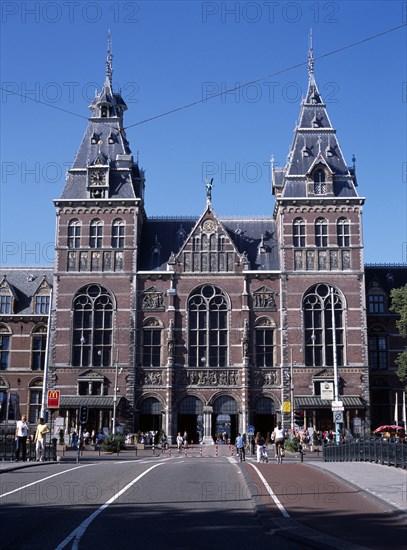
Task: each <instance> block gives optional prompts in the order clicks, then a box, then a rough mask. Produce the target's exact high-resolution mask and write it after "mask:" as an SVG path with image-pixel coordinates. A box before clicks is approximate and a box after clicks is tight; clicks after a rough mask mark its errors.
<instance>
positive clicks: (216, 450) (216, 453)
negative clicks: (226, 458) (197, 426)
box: [215, 443, 218, 456]
mask: <svg viewBox="0 0 407 550" xmlns="http://www.w3.org/2000/svg"><path fill="white" fill-rule="evenodd" d="M215 456H218V444H217V443H216V447H215Z"/></svg>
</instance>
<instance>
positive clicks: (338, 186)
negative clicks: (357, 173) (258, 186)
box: [273, 42, 358, 198]
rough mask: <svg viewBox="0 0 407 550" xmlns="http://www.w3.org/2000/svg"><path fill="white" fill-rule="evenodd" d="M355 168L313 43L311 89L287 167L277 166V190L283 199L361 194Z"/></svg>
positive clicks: (274, 170)
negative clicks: (318, 77)
mask: <svg viewBox="0 0 407 550" xmlns="http://www.w3.org/2000/svg"><path fill="white" fill-rule="evenodd" d="M355 187H356V180H355V177H354V170H353V169H352V168H348V167H347V165H346V162H345V159H344V157H343V154H342V151H341V148H340V146H339V143H338V140H337V138H336V130H335V129H334V128H333V126H332V124H331V121H330V119H329V116H328V113H327V110H326V105H325V103H324V102H323V100H322V97H321V94H320V93H319V90H318V86H317V83H316V81H315V76H314V52H313V48H312V42H311V43H310V48H309V51H308V89H307V94H306V97H305V99H304V100H303V102H302V106H301V113H300V118H299V123H298V126H297V127H296V128H295V133H294V140H293V143H292V145H291V148H290V152H289V154H288V158H287V164H286V166H285V167H284V168H273V193H274V194H275V195H276V196H278V197H281V198H293V197H298V198H301V197H313V196H315V195H318V196H320V195H326V196H330V197H332V196H335V197H357V196H358V195H357V192H356V189H355Z"/></svg>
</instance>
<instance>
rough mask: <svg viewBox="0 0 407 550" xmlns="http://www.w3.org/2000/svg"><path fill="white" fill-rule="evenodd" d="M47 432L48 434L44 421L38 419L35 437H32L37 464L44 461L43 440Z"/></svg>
mask: <svg viewBox="0 0 407 550" xmlns="http://www.w3.org/2000/svg"><path fill="white" fill-rule="evenodd" d="M48 432H49V428H48V424H45V423H44V419H43V418H42V417H40V418H39V419H38V425H37V431H36V432H35V437H34V443H35V454H36V459H37V462H43V461H44V454H45V438H46V434H47V433H48Z"/></svg>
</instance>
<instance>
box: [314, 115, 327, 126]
mask: <svg viewBox="0 0 407 550" xmlns="http://www.w3.org/2000/svg"><path fill="white" fill-rule="evenodd" d="M323 126H324V125H323V124H322V117H321V118H318V117H317V116H316V115H315V116H314V118H313V119H312V127H313V128H323Z"/></svg>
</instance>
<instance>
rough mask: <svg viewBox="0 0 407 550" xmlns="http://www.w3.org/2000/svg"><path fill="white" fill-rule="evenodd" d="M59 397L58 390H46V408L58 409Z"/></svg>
mask: <svg viewBox="0 0 407 550" xmlns="http://www.w3.org/2000/svg"><path fill="white" fill-rule="evenodd" d="M60 397H61V392H60V391H59V390H48V393H47V408H48V409H59V398H60Z"/></svg>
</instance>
